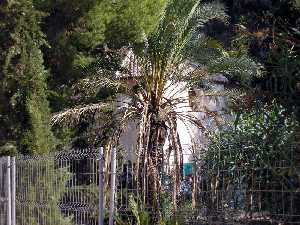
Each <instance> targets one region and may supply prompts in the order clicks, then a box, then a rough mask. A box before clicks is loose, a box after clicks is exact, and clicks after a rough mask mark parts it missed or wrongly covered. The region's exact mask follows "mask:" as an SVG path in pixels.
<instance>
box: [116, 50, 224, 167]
mask: <svg viewBox="0 0 300 225" xmlns="http://www.w3.org/2000/svg"><path fill="white" fill-rule="evenodd" d="M135 62H136V61H135V56H134V54H133V52H132V51H131V50H129V51H128V52H127V55H126V57H125V59H124V61H123V63H122V64H123V66H124V67H127V68H129V69H128V71H130V75H129V74H122V73H120V72H118V73H117V77H118V78H119V79H123V80H124V81H125V82H126V83H127V84H128V85H135V84H136V80H137V79H139V76H140V74H139V67H138V65H137V63H135ZM187 63H188V66H186V69H185V70H183V73H184V74H183V76H186V75H188V74H189V73H190V72H191V71H193V70H195V69H196V68H199V65H197V64H193V63H191V62H187ZM205 81H206V82H208V83H209V87H210V89H212V90H213V91H214V92H222V91H223V90H224V88H225V84H226V83H228V80H227V78H226V77H225V76H223V75H222V74H215V75H212V76H210V77H209V78H207V79H206V80H205ZM166 86H167V87H168V88H167V90H166V91H165V97H166V98H167V99H170V98H172V99H181V100H180V101H179V102H178V104H177V105H176V108H175V111H176V112H177V113H179V114H181V115H184V116H187V117H192V118H194V119H195V120H197V123H198V124H202V125H203V129H200V128H199V126H197V125H195V123H192V122H188V121H184V120H180V119H178V121H177V130H178V134H179V138H180V142H181V146H182V148H183V154H184V157H183V161H184V162H183V163H188V162H190V156H191V155H192V154H195V153H197V152H196V151H197V149H201V148H204V147H205V145H206V144H207V142H208V140H207V136H206V135H205V132H207V131H208V130H210V131H211V130H213V129H215V128H216V124H217V122H218V120H222V116H221V115H222V114H223V112H224V109H226V105H227V100H226V96H222V95H219V96H208V95H206V93H205V90H204V89H202V88H193V89H190V88H189V87H188V84H187V82H176V83H174V84H173V83H171V82H169V84H168V85H166ZM129 101H131V100H130V98H129V97H127V96H125V95H120V96H119V97H118V99H117V107H124V105H125V104H128V103H129ZM209 114H215V116H214V117H212V116H209ZM217 115H219V116H217ZM216 121H217V122H216ZM137 138H138V122H137V121H132V122H130V123H129V124H128V126H127V127H126V128H125V131H124V133H123V134H122V135H121V137H120V145H121V147H123V148H124V149H126V151H127V153H128V155H127V159H128V160H132V161H134V160H135V150H136V146H137ZM168 144H169V143H168V140H166V143H165V148H168Z"/></svg>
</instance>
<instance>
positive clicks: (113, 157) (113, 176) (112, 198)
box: [109, 148, 117, 225]
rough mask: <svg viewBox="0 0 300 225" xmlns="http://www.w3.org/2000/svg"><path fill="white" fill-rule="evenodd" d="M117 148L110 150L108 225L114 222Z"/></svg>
mask: <svg viewBox="0 0 300 225" xmlns="http://www.w3.org/2000/svg"><path fill="white" fill-rule="evenodd" d="M116 155H117V150H116V148H112V150H111V179H110V206H109V225H113V224H114V214H115V192H116V167H117V157H116Z"/></svg>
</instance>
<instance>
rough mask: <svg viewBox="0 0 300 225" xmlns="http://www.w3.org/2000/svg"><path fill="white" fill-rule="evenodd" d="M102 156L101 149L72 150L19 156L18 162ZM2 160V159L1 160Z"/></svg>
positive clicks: (17, 157) (96, 157)
mask: <svg viewBox="0 0 300 225" xmlns="http://www.w3.org/2000/svg"><path fill="white" fill-rule="evenodd" d="M99 155H100V148H99V149H97V148H87V149H70V150H63V151H58V152H52V153H49V154H45V155H18V156H16V160H18V161H31V160H39V161H43V160H46V161H47V160H71V159H74V160H76V159H78V160H79V159H86V158H93V159H98V158H99ZM0 159H1V158H0Z"/></svg>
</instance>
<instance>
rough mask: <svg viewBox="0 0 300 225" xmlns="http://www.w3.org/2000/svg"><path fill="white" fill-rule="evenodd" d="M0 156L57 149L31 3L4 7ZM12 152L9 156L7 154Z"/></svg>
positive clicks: (0, 34)
mask: <svg viewBox="0 0 300 225" xmlns="http://www.w3.org/2000/svg"><path fill="white" fill-rule="evenodd" d="M0 7H1V8H0V15H1V23H0V48H1V50H0V54H1V57H0V61H1V69H0V85H1V89H0V123H1V129H0V146H3V147H2V148H1V149H3V150H1V152H0V154H4V153H6V154H7V153H8V152H9V151H11V150H13V149H16V148H17V149H18V151H20V152H22V153H30V154H43V153H47V152H49V151H51V149H52V148H53V135H52V133H51V131H50V125H49V116H50V114H49V112H50V110H49V107H48V101H47V96H46V76H47V75H48V73H47V71H46V70H45V68H44V65H43V63H44V62H43V55H42V52H41V50H40V48H41V46H43V45H45V44H46V41H45V37H44V35H43V33H42V32H41V30H40V27H39V23H40V21H41V19H42V13H41V12H39V11H37V10H35V9H34V8H33V5H32V3H31V2H30V1H17V2H14V1H12V2H10V3H9V4H5V3H1V5H0ZM6 151H8V152H6Z"/></svg>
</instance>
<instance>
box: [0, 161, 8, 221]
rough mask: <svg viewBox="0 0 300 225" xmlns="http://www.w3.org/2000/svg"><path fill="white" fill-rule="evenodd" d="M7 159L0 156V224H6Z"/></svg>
mask: <svg viewBox="0 0 300 225" xmlns="http://www.w3.org/2000/svg"><path fill="white" fill-rule="evenodd" d="M6 182H7V161H6V158H4V157H3V158H0V225H7V213H8V211H7V209H8V205H7V202H8V201H7V188H6V187H7V183H6Z"/></svg>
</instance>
